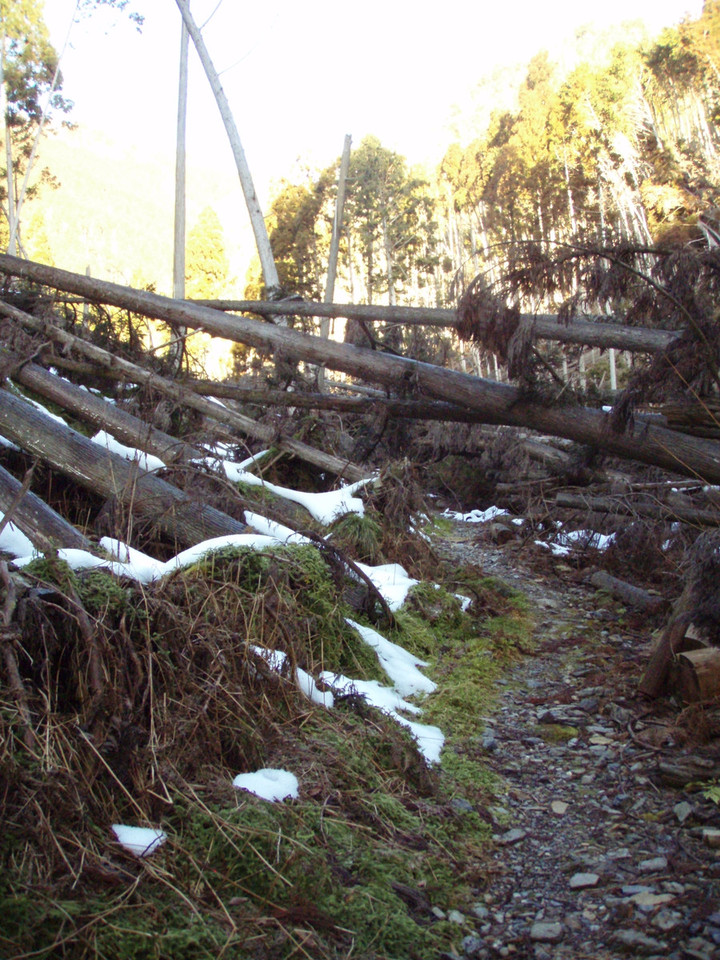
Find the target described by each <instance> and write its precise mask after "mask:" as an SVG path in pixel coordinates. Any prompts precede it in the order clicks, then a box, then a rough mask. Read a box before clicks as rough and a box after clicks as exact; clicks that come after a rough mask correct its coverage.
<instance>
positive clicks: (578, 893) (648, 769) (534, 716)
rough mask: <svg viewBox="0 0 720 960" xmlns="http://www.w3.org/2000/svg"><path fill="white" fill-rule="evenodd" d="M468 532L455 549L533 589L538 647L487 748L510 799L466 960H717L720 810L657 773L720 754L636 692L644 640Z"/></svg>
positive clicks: (586, 593) (513, 681) (582, 596)
mask: <svg viewBox="0 0 720 960" xmlns="http://www.w3.org/2000/svg"><path fill="white" fill-rule="evenodd" d="M470 527H471V525H469V524H460V525H458V527H457V529H456V531H455V538H454V540H455V542H448V543H447V544H446V545H445V551H444V552H447V553H451V554H452V555H453V557H455V559H456V560H460V561H463V562H473V563H477V564H478V565H480V566H482V567H483V568H484V569H485V570H487V571H488V573H492V574H496V575H498V576H500V577H502V578H503V579H505V581H506V582H508V583H510V584H511V585H513V586H517V587H518V588H520V589H522V590H523V591H524V592H525V593H526V595H528V596H529V597H530V599H531V600H532V602H533V604H534V605H535V607H536V609H537V611H538V624H537V644H538V646H537V649H536V655H534V656H530V657H527V658H526V659H524V661H523V662H522V663H521V664H519V665H518V666H517V667H516V668H515V669H514V670H513V671H512V673H511V674H510V675H509V676H508V677H507V686H505V688H504V690H505V692H504V694H503V696H502V698H501V703H500V705H499V708H498V710H497V711H496V713H495V714H494V715H493V717H492V718H491V719H492V722H491V723H488V725H487V727H486V729H485V731H484V733H483V734H482V736H481V737H479V738H478V750H479V752H480V753H482V754H484V755H485V757H486V762H487V763H488V765H489V766H490V768H491V769H492V770H494V771H495V772H496V773H497V775H498V777H499V779H500V780H501V782H502V783H503V784H504V786H505V789H504V792H503V793H502V794H501V795H500V796H498V799H497V805H496V806H495V807H494V808H493V809H492V810H491V811H490V812H491V813H492V816H493V820H494V823H495V836H496V841H497V846H496V851H495V853H494V857H493V864H492V873H491V877H490V881H489V883H488V886H487V888H486V889H483V890H478V900H477V903H476V905H475V918H474V919H473V924H474V925H475V926H476V930H475V932H474V933H472V934H470V935H467V936H465V938H464V939H463V941H462V947H461V949H462V954H461V955H462V956H464V957H468V958H481V960H486V958H495V957H516V958H525V957H528V958H533V960H562V958H567V960H570V958H572V960H583V958H588V960H609V958H613V960H614V958H621V957H622V958H624V957H655V958H657V960H683V958H689V957H690V958H698V960H712V958H720V848H719V847H717V846H713V845H712V844H713V843H714V842H715V840H717V841H718V843H720V807H719V806H718V805H716V804H714V803H712V802H710V801H708V800H706V799H704V798H703V797H702V794H701V792H699V791H698V790H691V791H690V790H688V789H687V788H686V791H687V792H684V791H683V790H682V789H677V788H671V787H668V786H665V785H663V783H662V781H661V780H660V778H659V777H658V763H659V760H660V759H663V760H667V759H668V758H674V759H681V758H682V757H683V756H684V755H685V754H686V753H692V754H693V755H695V756H697V755H698V754H704V755H705V756H708V757H713V758H717V757H718V755H719V754H720V743H719V742H718V741H717V740H716V741H713V742H711V743H710V744H706V745H705V746H703V747H701V748H698V747H697V745H695V744H690V742H689V739H688V735H687V734H688V731H687V730H686V729H684V728H683V727H682V726H681V725H678V723H677V717H678V713H679V709H678V708H677V707H675V706H672V705H668V704H658V705H653V704H649V703H648V702H647V701H645V700H643V699H641V698H640V697H638V696H637V694H636V693H635V690H636V685H637V680H638V678H639V676H640V674H641V671H642V669H643V666H644V663H645V662H646V658H647V652H648V640H649V638H648V637H647V635H644V632H643V631H642V630H641V629H640V630H636V631H635V632H632V631H631V630H630V628H628V627H626V626H625V625H624V624H623V622H622V621H621V619H620V617H619V615H618V614H617V612H615V611H614V610H613V608H612V606H610V607H603V606H600V605H599V603H598V599H597V597H596V595H595V593H594V591H592V590H590V589H586V588H584V587H583V586H582V585H575V584H568V583H563V581H562V580H561V579H560V576H562V573H561V574H560V576H554V575H552V574H551V575H545V574H541V573H538V572H537V571H536V570H534V569H533V568H532V567H531V566H529V565H527V564H526V565H523V562H522V559H521V551H520V550H519V549H518V548H517V547H516V546H514V545H511V546H510V547H509V548H499V547H496V546H494V545H489V544H487V543H483V542H479V541H478V538H477V537H473V531H472V529H468V528H470ZM476 529H477V528H476ZM478 532H479V531H478ZM463 538H464V539H465V541H466V542H460V543H459V542H457V541H458V539H463ZM468 541H469V542H468ZM691 747H692V749H690V748H691ZM715 831H717V833H716V832H715Z"/></svg>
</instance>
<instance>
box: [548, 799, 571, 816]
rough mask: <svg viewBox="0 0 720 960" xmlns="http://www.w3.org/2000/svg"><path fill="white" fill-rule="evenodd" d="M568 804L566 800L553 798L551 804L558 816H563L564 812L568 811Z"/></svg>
mask: <svg viewBox="0 0 720 960" xmlns="http://www.w3.org/2000/svg"><path fill="white" fill-rule="evenodd" d="M567 808H568V804H567V803H565V801H564V800H553V802H552V803H551V804H550V809H551V810H552V812H553V813H554V814H556V815H557V816H558V817H562V815H563V814H564V813H566V812H567Z"/></svg>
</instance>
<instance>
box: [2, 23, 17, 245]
mask: <svg viewBox="0 0 720 960" xmlns="http://www.w3.org/2000/svg"><path fill="white" fill-rule="evenodd" d="M0 117H2V124H3V134H4V138H5V166H6V168H7V178H6V188H7V219H8V228H9V231H10V242H9V243H8V248H7V250H8V253H9V254H11V255H12V256H14V254H15V253H16V251H17V208H16V206H15V176H14V172H13V156H12V140H11V139H10V124H9V123H8V101H7V87H6V85H5V25H4V23H3V26H2V28H0Z"/></svg>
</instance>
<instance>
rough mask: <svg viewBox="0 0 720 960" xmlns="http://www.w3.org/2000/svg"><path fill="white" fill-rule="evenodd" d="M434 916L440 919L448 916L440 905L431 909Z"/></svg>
mask: <svg viewBox="0 0 720 960" xmlns="http://www.w3.org/2000/svg"><path fill="white" fill-rule="evenodd" d="M430 912H431V913H432V915H433V916H434V917H437V919H438V920H446V919H447V916H446V914H445V911H444V910H441V909H440V907H433V908H432V910H431V911H430Z"/></svg>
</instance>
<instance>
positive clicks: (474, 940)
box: [462, 937, 483, 957]
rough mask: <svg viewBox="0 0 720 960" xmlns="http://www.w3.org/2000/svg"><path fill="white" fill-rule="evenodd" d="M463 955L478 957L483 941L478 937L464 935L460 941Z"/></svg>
mask: <svg viewBox="0 0 720 960" xmlns="http://www.w3.org/2000/svg"><path fill="white" fill-rule="evenodd" d="M462 949H463V955H464V956H466V957H480V956H481V955H482V953H483V941H482V940H481V939H480V937H465V938H464V939H463V941H462Z"/></svg>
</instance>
